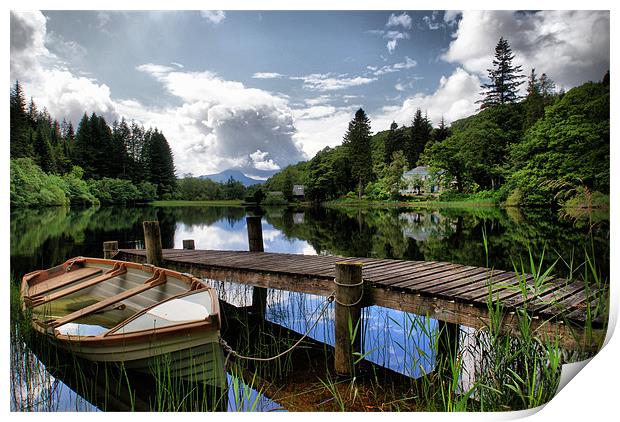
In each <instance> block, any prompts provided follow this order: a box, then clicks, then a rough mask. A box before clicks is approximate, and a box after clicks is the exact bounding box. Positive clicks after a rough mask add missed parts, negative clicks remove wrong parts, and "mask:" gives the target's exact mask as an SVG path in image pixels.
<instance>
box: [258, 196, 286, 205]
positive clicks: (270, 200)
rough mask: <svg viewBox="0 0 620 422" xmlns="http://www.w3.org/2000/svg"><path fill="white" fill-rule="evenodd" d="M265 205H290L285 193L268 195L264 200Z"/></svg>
mask: <svg viewBox="0 0 620 422" xmlns="http://www.w3.org/2000/svg"><path fill="white" fill-rule="evenodd" d="M262 204H263V205H288V201H287V200H286V198H284V195H267V197H266V198H265V199H264V200H263V202H262Z"/></svg>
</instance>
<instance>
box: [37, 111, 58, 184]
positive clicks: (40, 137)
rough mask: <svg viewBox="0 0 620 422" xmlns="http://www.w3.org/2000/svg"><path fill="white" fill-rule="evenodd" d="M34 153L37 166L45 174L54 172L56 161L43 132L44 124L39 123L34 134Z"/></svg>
mask: <svg viewBox="0 0 620 422" xmlns="http://www.w3.org/2000/svg"><path fill="white" fill-rule="evenodd" d="M34 153H35V157H36V161H37V164H38V165H39V167H41V170H43V171H44V172H46V173H54V172H56V161H55V159H54V154H53V149H52V146H51V145H50V142H49V139H48V138H47V136H46V133H45V130H44V123H43V122H41V124H40V125H39V127H38V128H37V131H36V132H35V134H34Z"/></svg>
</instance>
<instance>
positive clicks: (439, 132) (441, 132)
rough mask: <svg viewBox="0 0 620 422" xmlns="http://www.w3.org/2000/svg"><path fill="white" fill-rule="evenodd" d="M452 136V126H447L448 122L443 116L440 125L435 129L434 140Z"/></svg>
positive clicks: (437, 140)
mask: <svg viewBox="0 0 620 422" xmlns="http://www.w3.org/2000/svg"><path fill="white" fill-rule="evenodd" d="M448 136H450V128H449V127H447V126H446V122H445V121H444V119H443V116H441V121H440V122H439V126H438V127H437V128H436V129H435V130H434V131H433V141H435V142H441V141H443V140H444V139H446V138H447V137H448Z"/></svg>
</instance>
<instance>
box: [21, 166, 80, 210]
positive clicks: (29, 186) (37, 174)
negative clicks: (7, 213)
mask: <svg viewBox="0 0 620 422" xmlns="http://www.w3.org/2000/svg"><path fill="white" fill-rule="evenodd" d="M10 167H11V176H10V178H11V187H10V192H11V199H10V201H11V206H12V207H44V206H53V205H67V204H68V203H69V199H68V197H67V195H66V194H65V190H64V189H63V186H62V179H61V178H59V177H58V176H48V175H47V174H45V173H44V172H43V170H41V168H40V167H39V166H37V165H36V164H35V163H34V161H32V159H30V158H17V159H14V160H11V164H10Z"/></svg>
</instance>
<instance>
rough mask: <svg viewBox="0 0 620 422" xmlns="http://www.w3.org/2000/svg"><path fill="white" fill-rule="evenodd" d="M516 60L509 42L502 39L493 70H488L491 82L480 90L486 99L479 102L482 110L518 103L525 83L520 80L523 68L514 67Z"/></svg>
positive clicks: (496, 52)
mask: <svg viewBox="0 0 620 422" xmlns="http://www.w3.org/2000/svg"><path fill="white" fill-rule="evenodd" d="M514 58H515V56H514V54H512V50H511V49H510V45H509V44H508V41H506V40H505V39H504V37H500V39H499V42H498V43H497V46H495V59H494V60H493V68H492V69H487V72H488V75H489V79H490V81H491V82H490V83H489V84H484V85H481V86H480V88H482V89H484V91H483V92H481V93H480V94H481V95H483V97H484V98H483V99H482V100H480V101H478V103H481V105H480V108H481V109H484V108H487V107H493V106H497V105H502V104H507V103H516V102H517V100H518V99H519V95H518V93H517V91H518V89H519V86H520V85H521V84H522V83H523V81H522V80H520V79H522V78H523V76H522V75H520V72H521V66H513V65H512V60H513V59H514Z"/></svg>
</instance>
